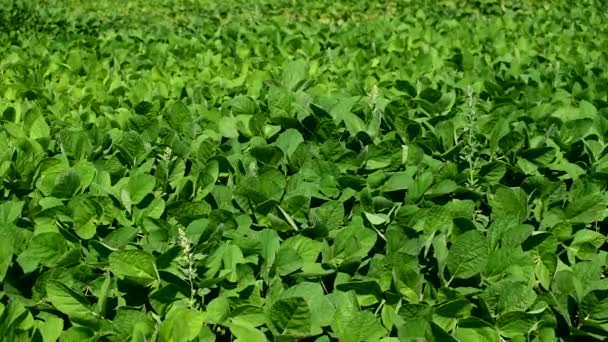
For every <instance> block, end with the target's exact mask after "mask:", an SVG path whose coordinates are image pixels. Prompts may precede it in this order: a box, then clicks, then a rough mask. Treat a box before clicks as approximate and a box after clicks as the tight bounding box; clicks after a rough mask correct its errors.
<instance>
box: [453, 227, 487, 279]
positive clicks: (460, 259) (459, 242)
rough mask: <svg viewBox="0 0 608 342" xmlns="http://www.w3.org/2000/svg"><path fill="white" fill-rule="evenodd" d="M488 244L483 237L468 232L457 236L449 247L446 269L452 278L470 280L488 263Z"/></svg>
mask: <svg viewBox="0 0 608 342" xmlns="http://www.w3.org/2000/svg"><path fill="white" fill-rule="evenodd" d="M488 254H489V252H488V242H487V240H486V238H485V236H484V235H483V234H482V233H480V232H478V231H476V230H470V231H467V232H465V233H463V234H462V235H460V236H458V238H456V240H454V242H453V243H452V246H450V249H449V254H448V259H447V267H448V270H449V271H450V274H451V276H452V277H453V278H461V279H466V278H471V277H473V276H474V275H476V274H478V273H479V272H481V271H482V270H483V268H484V267H485V265H486V264H487V262H488Z"/></svg>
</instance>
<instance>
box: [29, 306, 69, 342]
mask: <svg viewBox="0 0 608 342" xmlns="http://www.w3.org/2000/svg"><path fill="white" fill-rule="evenodd" d="M37 318H40V320H36V321H35V322H36V329H38V331H39V332H40V335H42V341H43V342H55V341H57V339H59V336H61V333H62V332H63V319H61V318H59V317H57V316H54V315H51V314H49V313H46V312H41V313H40V314H39V315H38V316H37Z"/></svg>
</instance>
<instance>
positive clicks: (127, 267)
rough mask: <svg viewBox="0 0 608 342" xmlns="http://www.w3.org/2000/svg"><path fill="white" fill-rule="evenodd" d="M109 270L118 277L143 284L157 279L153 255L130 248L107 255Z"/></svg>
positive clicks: (148, 283) (146, 284)
mask: <svg viewBox="0 0 608 342" xmlns="http://www.w3.org/2000/svg"><path fill="white" fill-rule="evenodd" d="M109 261H110V270H111V271H112V273H113V274H115V275H116V276H118V277H124V278H126V279H128V280H130V281H133V282H135V283H138V284H141V285H143V286H150V285H153V284H154V283H155V282H156V281H157V277H158V276H157V270H156V266H155V261H154V257H153V256H152V255H151V254H149V253H147V252H144V251H141V250H136V249H131V250H123V251H116V252H112V254H110V256H109Z"/></svg>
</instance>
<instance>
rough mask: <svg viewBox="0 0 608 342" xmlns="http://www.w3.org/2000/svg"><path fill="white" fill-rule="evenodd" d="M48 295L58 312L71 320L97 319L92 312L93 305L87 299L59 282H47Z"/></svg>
mask: <svg viewBox="0 0 608 342" xmlns="http://www.w3.org/2000/svg"><path fill="white" fill-rule="evenodd" d="M46 294H47V297H48V300H49V301H50V302H51V304H53V306H54V307H55V308H57V310H59V311H61V312H62V313H64V314H66V315H68V316H70V317H71V318H72V317H73V318H75V319H82V320H91V319H95V318H96V317H97V314H96V313H95V312H93V311H92V310H91V304H90V303H89V301H88V300H87V299H86V297H84V296H83V295H82V294H80V293H78V292H76V291H74V290H73V289H71V288H70V287H68V286H66V285H65V284H63V283H62V282H60V281H58V280H50V281H49V282H47V284H46Z"/></svg>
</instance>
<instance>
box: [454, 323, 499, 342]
mask: <svg viewBox="0 0 608 342" xmlns="http://www.w3.org/2000/svg"><path fill="white" fill-rule="evenodd" d="M454 337H456V338H457V339H458V340H459V341H461V342H493V341H498V340H499V337H498V332H497V331H496V328H494V327H493V326H492V325H491V324H489V323H487V322H484V321H482V320H481V319H479V318H476V317H469V318H466V319H463V320H461V321H459V322H458V327H457V328H456V330H455V331H454Z"/></svg>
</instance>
